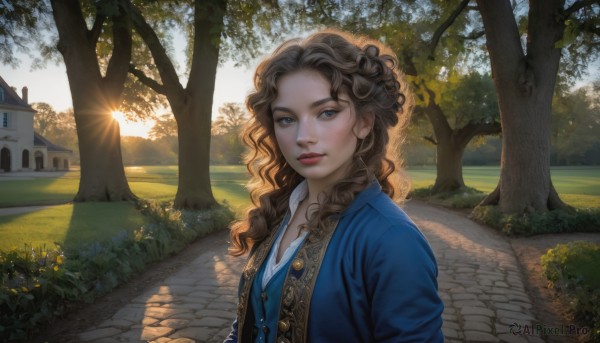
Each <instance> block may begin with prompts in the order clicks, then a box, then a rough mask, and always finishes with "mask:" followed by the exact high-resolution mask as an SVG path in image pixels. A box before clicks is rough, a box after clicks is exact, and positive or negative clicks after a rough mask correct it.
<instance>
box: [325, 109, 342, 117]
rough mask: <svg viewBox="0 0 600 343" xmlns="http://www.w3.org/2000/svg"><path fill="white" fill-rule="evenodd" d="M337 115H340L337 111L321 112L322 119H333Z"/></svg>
mask: <svg viewBox="0 0 600 343" xmlns="http://www.w3.org/2000/svg"><path fill="white" fill-rule="evenodd" d="M336 114H338V111H336V110H325V111H323V112H321V117H324V118H333V117H335V115H336Z"/></svg>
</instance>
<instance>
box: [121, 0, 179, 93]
mask: <svg viewBox="0 0 600 343" xmlns="http://www.w3.org/2000/svg"><path fill="white" fill-rule="evenodd" d="M130 11H131V19H132V22H133V26H134V28H135V30H136V32H137V33H138V34H139V35H140V36H141V37H142V39H143V40H144V42H145V43H146V45H147V46H148V49H150V53H151V54H152V57H153V58H154V62H155V63H156V68H157V69H158V72H159V74H160V78H161V80H162V82H163V85H164V89H165V90H164V93H161V94H164V95H166V96H167V98H171V97H178V96H181V95H182V94H183V91H184V89H183V86H182V85H181V83H180V82H179V76H177V71H176V70H175V67H174V66H173V62H171V59H170V58H169V56H168V55H167V51H166V50H165V48H164V47H163V45H162V43H161V42H160V40H159V38H158V36H157V35H156V32H154V29H153V28H152V27H151V26H150V25H149V24H148V23H147V22H146V20H145V19H144V17H143V16H142V14H141V13H140V10H139V9H138V8H137V7H136V6H135V5H133V4H130Z"/></svg>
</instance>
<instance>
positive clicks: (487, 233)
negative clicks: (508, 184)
mask: <svg viewBox="0 0 600 343" xmlns="http://www.w3.org/2000/svg"><path fill="white" fill-rule="evenodd" d="M405 209H406V212H407V213H408V214H409V215H410V216H411V217H412V218H413V220H414V221H415V222H416V223H417V225H418V226H419V227H420V228H421V230H422V231H423V233H424V234H425V235H426V236H427V239H428V240H429V242H430V244H431V246H432V248H433V250H434V252H435V255H436V258H437V261H438V267H439V277H438V282H439V290H440V294H441V296H442V299H443V300H444V303H445V305H446V308H445V311H444V314H443V317H444V326H443V329H444V335H445V337H446V341H448V342H464V341H467V342H474V341H477V342H544V341H547V342H568V341H576V338H577V337H576V336H568V337H566V336H552V335H547V336H545V337H544V336H542V335H540V333H539V332H537V331H535V327H533V330H532V327H531V326H527V325H531V324H537V323H539V322H540V321H541V322H544V323H545V325H546V326H545V327H546V328H548V327H556V326H561V325H568V323H567V322H565V319H564V318H562V317H560V316H556V315H554V314H547V313H544V312H540V311H539V310H538V306H537V305H536V304H539V303H540V302H544V301H546V300H545V299H543V298H539V297H540V295H539V294H537V293H535V292H530V291H528V289H529V287H530V286H528V283H527V282H528V281H529V279H528V277H527V275H524V274H523V272H529V269H527V267H526V268H525V269H523V268H522V267H521V264H520V263H519V261H518V260H517V256H516V254H515V250H513V247H512V246H511V242H510V241H509V240H508V239H506V238H504V237H503V236H501V235H499V234H498V233H496V232H494V231H492V230H491V229H489V228H486V227H483V226H481V225H478V224H476V223H474V222H472V221H470V220H469V219H468V218H466V216H465V215H463V214H460V213H456V212H452V211H449V210H447V209H443V208H438V207H434V206H431V205H427V204H424V203H422V202H418V201H412V202H409V203H408V204H407V205H406V207H405ZM574 236H575V235H574ZM561 237H564V238H565V239H567V238H568V237H569V235H562V236H561ZM589 237H595V238H599V240H600V235H598V234H596V235H590V236H589ZM227 238H228V233H227V232H225V231H223V232H219V233H217V234H213V235H211V236H209V237H206V238H204V239H202V241H200V242H198V243H194V244H193V245H192V246H191V247H190V249H186V250H185V251H184V253H182V254H180V255H178V256H176V257H175V258H173V259H171V262H169V261H166V262H164V263H166V264H164V263H163V264H162V265H161V264H159V265H156V266H154V267H151V269H150V270H149V271H148V272H145V273H144V274H143V275H142V276H141V277H139V278H137V279H136V280H134V281H133V282H132V283H131V284H129V285H126V286H125V287H124V288H122V289H118V290H117V291H115V292H114V293H112V294H111V295H109V296H108V297H107V299H101V300H100V301H99V302H97V303H96V304H94V305H91V306H90V307H88V308H84V309H83V311H82V312H79V313H75V314H73V315H72V316H70V317H69V319H68V322H62V323H57V325H54V327H53V330H52V331H49V332H47V333H44V334H42V335H41V337H40V340H39V341H40V342H42V341H46V342H104V343H112V342H139V341H153V342H178V343H179V342H221V341H222V340H223V338H224V337H225V336H226V335H227V333H228V332H229V327H230V324H231V321H232V320H233V318H234V316H235V308H236V301H237V299H236V291H237V284H238V281H239V275H240V272H241V268H242V267H243V263H244V261H243V259H240V258H238V259H236V258H232V257H230V256H228V255H227V254H226V247H227V243H226V241H227ZM524 240H527V238H525V239H524ZM520 243H523V242H520ZM525 246H527V244H525ZM532 254H533V255H531V254H530V255H523V254H521V256H524V257H525V258H537V259H538V260H539V256H537V257H536V256H535V254H536V253H532ZM156 275H159V277H157V276H156ZM132 285H133V286H132ZM530 294H532V295H533V296H534V298H532V296H531V295H530ZM536 297H538V298H536ZM534 305H535V307H534ZM548 321H549V322H548ZM82 324H86V325H82ZM511 325H513V327H512V328H513V332H511ZM518 330H521V333H518V332H517V331H518ZM527 330H531V331H527ZM528 332H529V334H528ZM513 333H515V334H513ZM58 337H60V339H59V338H58Z"/></svg>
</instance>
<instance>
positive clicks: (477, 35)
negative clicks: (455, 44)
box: [459, 30, 485, 40]
mask: <svg viewBox="0 0 600 343" xmlns="http://www.w3.org/2000/svg"><path fill="white" fill-rule="evenodd" d="M483 36H485V31H484V30H481V31H471V32H470V33H469V34H468V35H466V36H459V37H460V38H462V39H464V40H475V39H478V38H481V37H483Z"/></svg>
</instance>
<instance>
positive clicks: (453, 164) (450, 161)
mask: <svg viewBox="0 0 600 343" xmlns="http://www.w3.org/2000/svg"><path fill="white" fill-rule="evenodd" d="M461 143H462V142H461ZM464 151H465V146H464V145H463V144H456V143H453V142H441V141H438V144H437V145H436V169H437V176H436V178H435V184H434V185H433V189H432V193H433V194H438V193H445V192H452V191H455V190H457V189H459V188H461V187H464V186H465V181H464V180H463V173H462V171H463V168H462V156H463V153H464Z"/></svg>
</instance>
